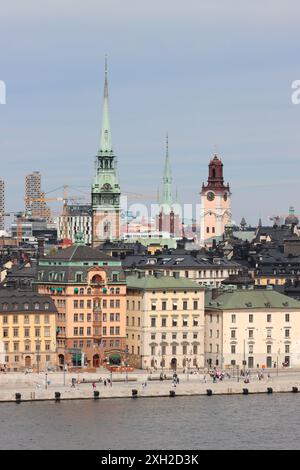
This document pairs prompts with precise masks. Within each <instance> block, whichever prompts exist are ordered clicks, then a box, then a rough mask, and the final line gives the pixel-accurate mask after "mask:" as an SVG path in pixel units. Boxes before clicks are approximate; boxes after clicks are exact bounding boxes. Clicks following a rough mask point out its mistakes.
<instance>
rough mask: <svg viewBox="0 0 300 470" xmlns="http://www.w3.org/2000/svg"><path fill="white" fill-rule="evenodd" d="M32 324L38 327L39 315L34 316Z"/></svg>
mask: <svg viewBox="0 0 300 470" xmlns="http://www.w3.org/2000/svg"><path fill="white" fill-rule="evenodd" d="M34 323H35V324H36V325H39V324H40V316H39V315H34Z"/></svg>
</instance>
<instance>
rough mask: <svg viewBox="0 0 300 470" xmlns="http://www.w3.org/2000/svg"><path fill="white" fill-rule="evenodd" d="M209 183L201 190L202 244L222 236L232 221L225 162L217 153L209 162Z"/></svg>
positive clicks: (209, 242)
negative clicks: (224, 174) (224, 168)
mask: <svg viewBox="0 0 300 470" xmlns="http://www.w3.org/2000/svg"><path fill="white" fill-rule="evenodd" d="M208 168H209V172H208V180H207V184H204V183H203V185H202V191H201V193H200V194H201V220H200V224H201V245H207V244H208V245H209V244H211V243H212V239H213V238H217V237H221V236H222V235H223V233H224V231H225V225H227V224H229V223H230V222H231V204H230V197H231V192H230V187H229V184H227V185H225V184H224V177H223V163H222V161H221V159H220V158H219V157H218V156H217V155H215V156H214V157H213V158H212V159H211V161H210V163H209V167H208Z"/></svg>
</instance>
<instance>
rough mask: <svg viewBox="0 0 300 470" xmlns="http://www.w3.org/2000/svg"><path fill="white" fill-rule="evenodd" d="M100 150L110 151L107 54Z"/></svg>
mask: <svg viewBox="0 0 300 470" xmlns="http://www.w3.org/2000/svg"><path fill="white" fill-rule="evenodd" d="M100 152H102V153H105V154H107V153H112V142H111V130H110V123H109V105H108V79H107V56H105V79H104V99H103V110H102V130H101V141H100Z"/></svg>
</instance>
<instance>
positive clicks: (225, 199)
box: [223, 193, 228, 201]
mask: <svg viewBox="0 0 300 470" xmlns="http://www.w3.org/2000/svg"><path fill="white" fill-rule="evenodd" d="M227 197H228V196H227V193H225V194H224V196H223V199H224V201H227Z"/></svg>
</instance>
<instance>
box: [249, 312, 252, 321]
mask: <svg viewBox="0 0 300 470" xmlns="http://www.w3.org/2000/svg"><path fill="white" fill-rule="evenodd" d="M249 323H253V315H252V314H251V315H249Z"/></svg>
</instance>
